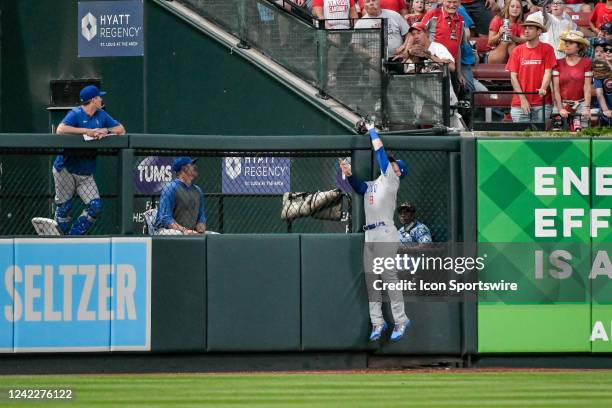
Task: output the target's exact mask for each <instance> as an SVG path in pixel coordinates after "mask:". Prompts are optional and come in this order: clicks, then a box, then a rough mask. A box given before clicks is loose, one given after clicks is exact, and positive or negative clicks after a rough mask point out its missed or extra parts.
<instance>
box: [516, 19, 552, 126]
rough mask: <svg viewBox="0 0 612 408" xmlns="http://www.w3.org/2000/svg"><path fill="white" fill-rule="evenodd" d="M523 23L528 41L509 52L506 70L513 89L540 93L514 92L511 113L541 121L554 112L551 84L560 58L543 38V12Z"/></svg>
mask: <svg viewBox="0 0 612 408" xmlns="http://www.w3.org/2000/svg"><path fill="white" fill-rule="evenodd" d="M523 27H524V29H525V40H526V42H525V43H524V44H521V45H519V46H517V47H516V48H515V49H514V51H513V52H512V54H510V59H509V60H508V63H507V64H506V71H510V80H511V82H512V88H513V90H514V92H537V93H538V94H537V95H523V94H522V93H521V94H517V95H514V96H513V97H512V108H511V109H510V115H511V116H512V121H513V122H542V121H543V120H544V121H545V120H546V118H549V117H550V114H551V113H552V97H551V95H550V92H548V88H549V86H550V82H551V78H552V69H553V68H554V67H555V65H556V64H557V60H556V59H555V51H554V50H553V47H551V46H550V45H549V44H546V43H543V42H540V34H542V33H543V32H545V31H546V27H544V23H543V22H542V17H541V16H538V15H530V16H529V17H527V18H526V19H525V22H524V23H523ZM543 103H544V111H542V104H543ZM543 115H544V116H543Z"/></svg>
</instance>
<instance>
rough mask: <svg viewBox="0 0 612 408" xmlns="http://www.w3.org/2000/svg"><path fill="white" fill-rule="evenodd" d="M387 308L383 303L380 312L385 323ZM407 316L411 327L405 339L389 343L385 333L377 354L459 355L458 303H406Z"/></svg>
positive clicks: (388, 320)
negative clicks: (382, 312)
mask: <svg viewBox="0 0 612 408" xmlns="http://www.w3.org/2000/svg"><path fill="white" fill-rule="evenodd" d="M406 300H408V299H406ZM388 306H389V304H387V303H386V304H385V305H384V308H383V311H384V314H385V320H386V321H387V323H389V324H392V322H393V317H392V316H391V311H390V310H389V307H388ZM406 315H407V316H408V318H409V319H410V320H411V321H412V325H411V327H410V328H409V329H408V331H407V332H406V334H405V335H404V338H402V340H401V341H399V342H397V343H392V342H391V341H389V338H388V337H389V335H390V334H391V333H390V332H388V333H387V334H386V335H385V336H384V338H383V339H382V340H381V344H380V349H379V350H378V351H377V354H398V355H401V354H437V355H440V354H453V355H459V354H461V311H460V308H459V303H451V302H406Z"/></svg>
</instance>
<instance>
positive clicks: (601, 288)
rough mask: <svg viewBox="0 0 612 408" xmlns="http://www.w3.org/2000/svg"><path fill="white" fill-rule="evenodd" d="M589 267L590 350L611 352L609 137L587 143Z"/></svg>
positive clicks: (611, 170) (611, 159)
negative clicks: (588, 157) (589, 189)
mask: <svg viewBox="0 0 612 408" xmlns="http://www.w3.org/2000/svg"><path fill="white" fill-rule="evenodd" d="M591 157H592V165H591V206H592V210H591V214H592V215H591V220H592V221H591V223H592V225H593V228H592V230H593V231H592V235H593V236H592V243H593V248H592V258H593V260H592V267H591V272H590V278H591V279H590V282H591V288H592V293H593V301H592V305H591V336H590V340H591V346H592V351H593V352H608V353H609V352H612V282H611V279H612V264H611V262H610V258H609V256H608V254H612V228H610V227H611V225H610V223H611V219H612V218H611V216H610V215H611V214H610V212H611V211H610V209H611V208H612V140H593V141H592V145H591Z"/></svg>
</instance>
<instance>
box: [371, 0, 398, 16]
mask: <svg viewBox="0 0 612 408" xmlns="http://www.w3.org/2000/svg"><path fill="white" fill-rule="evenodd" d="M380 8H382V9H383V10H391V11H395V12H396V13H399V14H401V15H402V17H403V16H405V15H407V14H408V8H407V7H406V2H405V1H404V0H380ZM359 10H360V11H361V13H362V15H363V14H365V13H367V10H366V6H365V1H364V0H359Z"/></svg>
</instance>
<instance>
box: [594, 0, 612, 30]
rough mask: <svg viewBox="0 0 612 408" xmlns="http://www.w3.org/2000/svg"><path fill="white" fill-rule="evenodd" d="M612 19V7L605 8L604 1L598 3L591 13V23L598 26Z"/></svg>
mask: <svg viewBox="0 0 612 408" xmlns="http://www.w3.org/2000/svg"><path fill="white" fill-rule="evenodd" d="M608 21H612V9H609V8H606V3H599V4H597V5H596V6H595V10H593V14H591V23H593V24H594V25H595V27H597V28H599V27H601V25H602V24H603V23H607V22H608Z"/></svg>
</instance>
